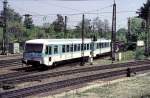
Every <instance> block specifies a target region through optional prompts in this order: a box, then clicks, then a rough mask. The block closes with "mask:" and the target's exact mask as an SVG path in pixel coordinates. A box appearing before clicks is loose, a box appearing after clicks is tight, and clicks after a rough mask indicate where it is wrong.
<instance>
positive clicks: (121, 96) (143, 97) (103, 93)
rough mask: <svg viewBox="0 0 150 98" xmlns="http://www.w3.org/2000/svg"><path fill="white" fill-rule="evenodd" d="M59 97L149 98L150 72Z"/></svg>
mask: <svg viewBox="0 0 150 98" xmlns="http://www.w3.org/2000/svg"><path fill="white" fill-rule="evenodd" d="M60 98H150V74H149V75H145V76H136V77H132V78H130V79H129V80H125V81H122V82H116V83H113V84H108V85H104V86H99V87H96V88H92V89H89V90H86V91H84V92H82V93H75V94H73V95H71V94H70V95H67V96H66V97H65V96H63V97H60Z"/></svg>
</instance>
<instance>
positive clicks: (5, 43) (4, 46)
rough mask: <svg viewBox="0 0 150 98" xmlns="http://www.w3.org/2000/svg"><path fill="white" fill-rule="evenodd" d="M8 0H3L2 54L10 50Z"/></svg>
mask: <svg viewBox="0 0 150 98" xmlns="http://www.w3.org/2000/svg"><path fill="white" fill-rule="evenodd" d="M7 3H8V2H7V0H4V2H3V38H2V53H1V54H2V55H6V54H7V52H8V39H7V34H6V33H7Z"/></svg>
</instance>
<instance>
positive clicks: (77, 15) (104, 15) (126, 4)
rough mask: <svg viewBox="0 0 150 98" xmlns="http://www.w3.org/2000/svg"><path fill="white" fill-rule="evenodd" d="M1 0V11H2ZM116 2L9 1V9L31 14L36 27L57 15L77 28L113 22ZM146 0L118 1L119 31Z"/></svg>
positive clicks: (86, 0)
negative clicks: (88, 22)
mask: <svg viewBox="0 0 150 98" xmlns="http://www.w3.org/2000/svg"><path fill="white" fill-rule="evenodd" d="M2 1H3V0H0V10H2V7H3V5H2ZM113 2H114V0H8V5H9V7H11V8H13V9H14V10H15V11H16V12H19V13H20V14H21V15H24V14H31V15H33V16H32V17H33V20H34V23H35V24H36V25H42V24H43V23H47V22H50V23H52V22H53V21H54V20H55V19H56V15H57V14H62V15H63V16H65V15H66V16H68V27H75V26H76V25H77V23H78V22H79V21H81V19H82V13H88V14H85V18H88V19H91V20H93V18H95V17H99V18H100V19H101V20H104V19H107V20H108V21H109V23H110V24H111V21H112V4H113ZM145 2H146V0H116V5H117V29H119V28H127V19H128V18H129V17H134V16H137V14H136V11H137V10H138V9H139V8H140V7H141V6H143V3H145Z"/></svg>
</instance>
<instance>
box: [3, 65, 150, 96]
mask: <svg viewBox="0 0 150 98" xmlns="http://www.w3.org/2000/svg"><path fill="white" fill-rule="evenodd" d="M131 70H133V71H136V72H140V71H145V70H150V65H146V66H141V67H135V68H132V69H131ZM126 73H127V71H126V69H120V70H117V71H110V72H104V73H98V74H92V75H89V76H83V77H77V78H72V79H67V80H62V81H57V82H52V83H47V84H42V85H37V86H33V87H27V88H23V89H18V90H14V91H7V92H3V93H0V97H1V98H20V97H25V96H30V95H35V94H39V93H43V92H53V91H55V90H58V89H62V88H65V87H70V86H77V85H81V84H85V83H87V82H92V81H94V80H98V79H104V78H109V77H114V76H122V75H126Z"/></svg>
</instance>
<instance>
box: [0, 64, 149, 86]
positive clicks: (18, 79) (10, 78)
mask: <svg viewBox="0 0 150 98" xmlns="http://www.w3.org/2000/svg"><path fill="white" fill-rule="evenodd" d="M145 64H150V61H138V62H129V63H121V64H112V65H103V66H94V67H87V68H80V69H73V70H65V71H59V72H53V73H52V72H50V71H45V72H38V71H34V72H15V73H9V74H6V75H2V76H0V83H2V84H3V83H13V84H18V83H23V82H29V81H36V80H41V79H46V78H50V77H57V76H62V75H69V74H76V73H83V72H90V71H100V70H105V69H113V68H127V67H134V66H142V65H145Z"/></svg>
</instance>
